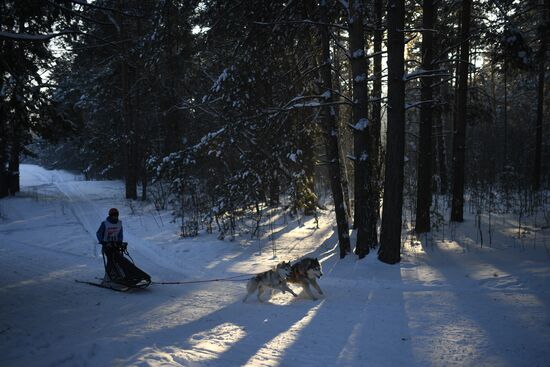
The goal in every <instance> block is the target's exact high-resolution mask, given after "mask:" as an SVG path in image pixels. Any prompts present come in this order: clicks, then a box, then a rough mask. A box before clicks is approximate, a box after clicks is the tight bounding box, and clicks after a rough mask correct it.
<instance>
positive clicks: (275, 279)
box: [243, 262, 297, 302]
mask: <svg viewBox="0 0 550 367" xmlns="http://www.w3.org/2000/svg"><path fill="white" fill-rule="evenodd" d="M290 271H291V266H290V262H281V263H279V264H277V266H276V267H275V268H274V269H272V270H268V271H264V272H263V273H260V274H258V275H256V276H255V277H254V278H252V279H250V280H249V281H248V283H247V284H246V291H247V293H246V296H245V297H244V299H243V302H246V299H247V298H248V296H250V295H251V294H253V293H254V292H255V291H256V289H257V290H258V301H260V302H263V301H262V298H261V296H262V294H263V293H264V290H265V288H270V289H278V290H280V291H282V292H283V293H285V292H290V293H291V294H292V295H293V296H294V297H297V295H296V293H294V291H293V290H292V289H290V288H289V287H288V285H287V284H286V278H287V277H288V275H289V274H290Z"/></svg>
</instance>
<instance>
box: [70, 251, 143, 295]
mask: <svg viewBox="0 0 550 367" xmlns="http://www.w3.org/2000/svg"><path fill="white" fill-rule="evenodd" d="M101 252H102V254H103V264H104V265H105V276H104V277H103V279H102V280H101V282H91V281H83V280H76V282H78V283H84V284H89V285H93V286H97V287H101V288H107V289H112V290H114V291H120V292H126V291H128V290H131V289H143V288H146V287H148V286H149V285H150V284H151V277H150V276H149V274H147V273H146V272H144V271H143V270H141V269H140V268H138V267H137V266H136V264H135V263H134V260H133V259H132V257H131V256H130V254H129V253H128V244H127V243H126V242H107V243H104V244H103V248H102V251H101Z"/></svg>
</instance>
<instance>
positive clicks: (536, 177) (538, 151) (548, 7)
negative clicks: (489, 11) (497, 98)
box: [532, 0, 550, 191]
mask: <svg viewBox="0 0 550 367" xmlns="http://www.w3.org/2000/svg"><path fill="white" fill-rule="evenodd" d="M542 11H543V14H542V19H543V26H542V27H541V35H540V50H539V76H538V88H537V89H538V90H537V126H536V135H535V161H534V167H533V183H532V185H533V190H535V191H538V190H540V181H541V163H542V125H543V120H544V79H545V67H546V65H545V61H546V50H547V47H548V45H547V43H548V29H547V28H548V26H549V24H548V19H549V18H550V14H549V13H548V12H550V0H544V7H543V9H542Z"/></svg>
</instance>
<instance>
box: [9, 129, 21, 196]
mask: <svg viewBox="0 0 550 367" xmlns="http://www.w3.org/2000/svg"><path fill="white" fill-rule="evenodd" d="M19 128H20V127H19V126H17V125H14V126H13V130H14V131H13V141H12V145H11V152H10V159H9V165H8V172H9V181H8V184H9V189H8V190H9V192H10V195H15V193H17V192H19V191H20V190H21V187H20V185H19V177H20V174H19V159H20V155H21V139H20V132H19V131H17V129H19Z"/></svg>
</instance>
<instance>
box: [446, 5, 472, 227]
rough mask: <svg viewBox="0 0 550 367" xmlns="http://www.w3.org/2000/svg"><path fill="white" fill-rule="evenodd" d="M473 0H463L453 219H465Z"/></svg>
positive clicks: (454, 147)
mask: <svg viewBox="0 0 550 367" xmlns="http://www.w3.org/2000/svg"><path fill="white" fill-rule="evenodd" d="M471 7H472V2H471V0H463V1H462V19H461V37H460V40H461V46H460V61H459V65H458V99H457V106H456V107H457V111H456V113H457V117H456V120H455V122H456V126H455V127H454V131H453V133H454V139H453V198H452V204H451V221H453V222H462V221H463V220H464V174H465V172H464V171H465V160H466V159H465V156H466V109H467V103H468V65H469V60H470V40H469V37H470V13H471Z"/></svg>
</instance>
